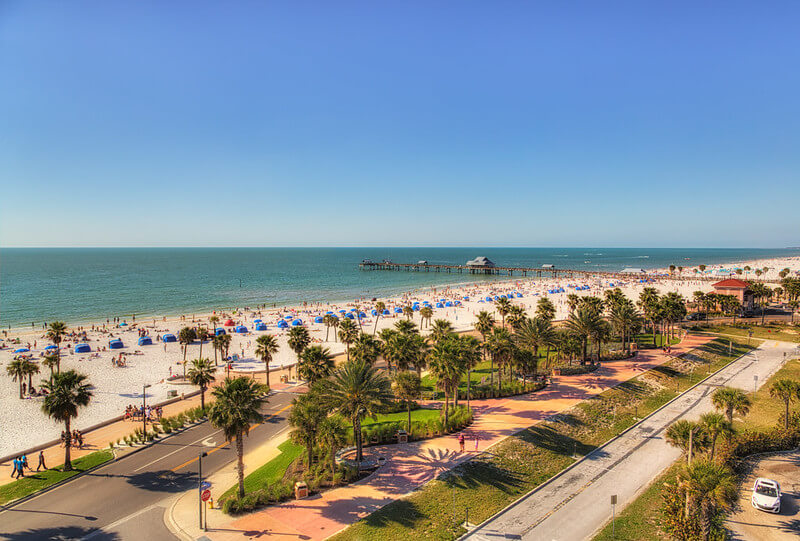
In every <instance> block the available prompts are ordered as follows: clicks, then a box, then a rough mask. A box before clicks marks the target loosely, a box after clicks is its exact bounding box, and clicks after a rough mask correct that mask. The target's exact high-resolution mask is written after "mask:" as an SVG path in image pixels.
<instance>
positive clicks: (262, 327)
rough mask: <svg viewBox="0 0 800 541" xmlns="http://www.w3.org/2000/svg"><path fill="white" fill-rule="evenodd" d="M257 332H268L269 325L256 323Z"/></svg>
mask: <svg viewBox="0 0 800 541" xmlns="http://www.w3.org/2000/svg"><path fill="white" fill-rule="evenodd" d="M256 330H257V331H266V330H267V324H266V323H264V322H263V321H261V322H258V323H256Z"/></svg>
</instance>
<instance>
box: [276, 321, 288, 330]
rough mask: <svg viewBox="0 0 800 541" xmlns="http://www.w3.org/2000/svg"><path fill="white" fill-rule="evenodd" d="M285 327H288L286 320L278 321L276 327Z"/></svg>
mask: <svg viewBox="0 0 800 541" xmlns="http://www.w3.org/2000/svg"><path fill="white" fill-rule="evenodd" d="M287 327H289V324H288V323H286V321H284V320H280V321H278V328H279V329H286V328H287Z"/></svg>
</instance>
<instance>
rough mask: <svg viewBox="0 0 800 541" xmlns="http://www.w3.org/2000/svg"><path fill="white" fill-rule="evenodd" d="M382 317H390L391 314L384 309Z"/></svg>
mask: <svg viewBox="0 0 800 541" xmlns="http://www.w3.org/2000/svg"><path fill="white" fill-rule="evenodd" d="M383 315H384V316H390V315H392V313H391V312H390V311H389V310H388V309H386V310H384V311H383Z"/></svg>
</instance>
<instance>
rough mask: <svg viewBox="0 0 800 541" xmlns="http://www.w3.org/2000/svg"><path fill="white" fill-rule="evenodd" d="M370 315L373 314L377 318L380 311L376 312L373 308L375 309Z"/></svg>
mask: <svg viewBox="0 0 800 541" xmlns="http://www.w3.org/2000/svg"><path fill="white" fill-rule="evenodd" d="M370 313H371V314H372V315H373V316H377V315H378V311H377V310H375V309H374V308H373V309H372V310H371V311H370Z"/></svg>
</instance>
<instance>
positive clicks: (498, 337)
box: [486, 327, 515, 393]
mask: <svg viewBox="0 0 800 541" xmlns="http://www.w3.org/2000/svg"><path fill="white" fill-rule="evenodd" d="M486 349H487V350H488V351H489V359H490V360H491V367H490V372H489V385H490V386H491V387H492V393H494V381H493V378H492V374H493V373H494V366H495V365H497V391H498V393H499V392H500V391H502V388H503V369H504V368H505V367H507V366H508V364H509V363H510V362H511V360H512V359H513V357H514V349H515V346H514V340H513V338H512V336H511V333H510V332H508V330H507V329H505V328H503V327H501V328H499V329H497V328H496V329H492V334H491V335H489V339H488V340H487V342H486Z"/></svg>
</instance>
